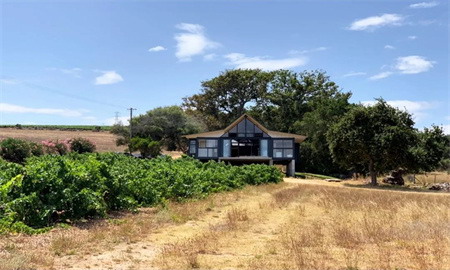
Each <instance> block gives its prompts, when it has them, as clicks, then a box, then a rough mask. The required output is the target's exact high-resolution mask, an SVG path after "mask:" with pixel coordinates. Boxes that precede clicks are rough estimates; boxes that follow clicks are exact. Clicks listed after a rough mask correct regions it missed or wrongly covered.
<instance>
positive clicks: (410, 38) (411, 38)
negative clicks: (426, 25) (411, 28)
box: [408, 36, 417, 40]
mask: <svg viewBox="0 0 450 270" xmlns="http://www.w3.org/2000/svg"><path fill="white" fill-rule="evenodd" d="M408 39H409V40H415V39H417V36H408Z"/></svg>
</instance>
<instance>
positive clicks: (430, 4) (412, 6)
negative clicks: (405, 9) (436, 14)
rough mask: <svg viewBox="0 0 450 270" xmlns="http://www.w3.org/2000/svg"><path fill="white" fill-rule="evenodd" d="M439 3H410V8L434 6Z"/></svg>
mask: <svg viewBox="0 0 450 270" xmlns="http://www.w3.org/2000/svg"><path fill="white" fill-rule="evenodd" d="M437 5H439V2H436V1H432V2H420V3H415V4H411V5H409V7H410V8H432V7H435V6H437Z"/></svg>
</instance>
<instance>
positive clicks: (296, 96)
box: [250, 70, 341, 132]
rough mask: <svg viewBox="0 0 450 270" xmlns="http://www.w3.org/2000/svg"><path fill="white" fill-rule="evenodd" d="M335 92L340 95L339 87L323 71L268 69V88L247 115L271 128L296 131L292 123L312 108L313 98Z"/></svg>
mask: <svg viewBox="0 0 450 270" xmlns="http://www.w3.org/2000/svg"><path fill="white" fill-rule="evenodd" d="M337 95H341V92H340V91H339V87H338V86H337V84H336V83H334V82H333V81H331V80H330V78H329V77H328V76H327V75H326V73H325V72H323V71H317V70H316V71H304V72H300V73H297V72H293V71H289V70H277V71H273V72H271V80H270V83H269V84H268V89H267V91H266V92H265V95H264V96H263V97H262V98H261V99H259V102H258V103H257V104H256V106H254V107H252V109H251V111H250V114H254V115H255V116H257V117H258V119H259V120H260V121H262V122H263V123H264V124H265V125H266V126H267V127H268V128H270V129H274V130H278V131H284V132H296V130H295V127H294V123H295V122H296V121H299V120H301V119H302V118H303V116H304V115H305V113H307V112H310V111H313V110H314V109H315V108H314V106H315V105H314V104H313V102H314V101H315V100H321V99H330V98H334V97H336V96H337Z"/></svg>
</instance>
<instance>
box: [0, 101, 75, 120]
mask: <svg viewBox="0 0 450 270" xmlns="http://www.w3.org/2000/svg"><path fill="white" fill-rule="evenodd" d="M0 112H6V113H35V114H51V115H59V116H65V117H80V116H82V115H83V113H82V111H80V110H68V109H54V108H31V107H24V106H20V105H14V104H8V103H0Z"/></svg>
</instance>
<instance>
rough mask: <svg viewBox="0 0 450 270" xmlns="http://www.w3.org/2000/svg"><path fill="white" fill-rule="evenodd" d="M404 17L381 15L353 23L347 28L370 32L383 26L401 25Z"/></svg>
mask: <svg viewBox="0 0 450 270" xmlns="http://www.w3.org/2000/svg"><path fill="white" fill-rule="evenodd" d="M403 20H404V17H403V16H402V15H399V14H383V15H380V16H372V17H367V18H364V19H358V20H356V21H354V22H353V23H352V24H351V25H350V26H349V27H348V29H349V30H353V31H365V30H367V31H371V30H375V29H377V28H380V27H383V26H391V25H393V26H398V25H401V23H402V21H403Z"/></svg>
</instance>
